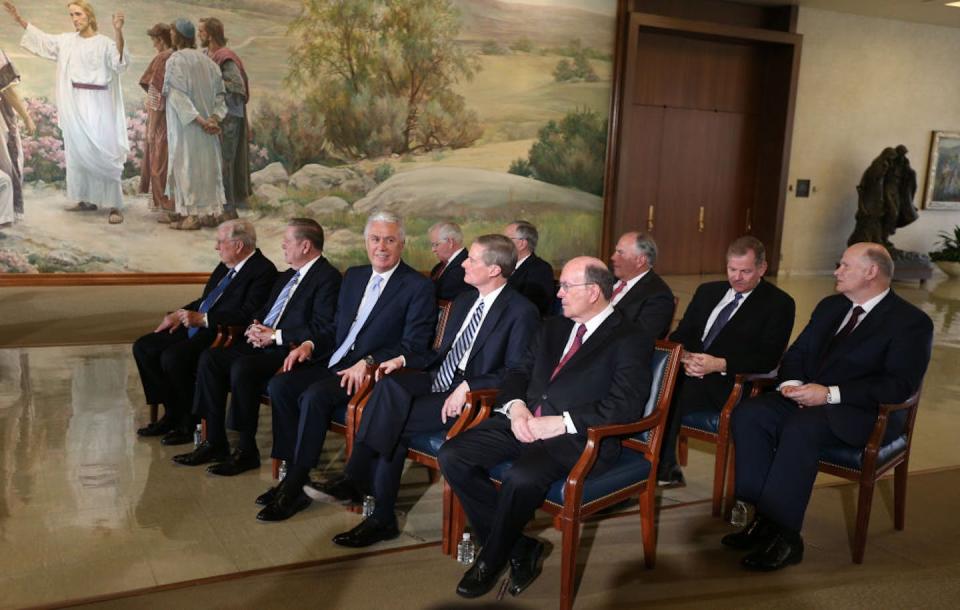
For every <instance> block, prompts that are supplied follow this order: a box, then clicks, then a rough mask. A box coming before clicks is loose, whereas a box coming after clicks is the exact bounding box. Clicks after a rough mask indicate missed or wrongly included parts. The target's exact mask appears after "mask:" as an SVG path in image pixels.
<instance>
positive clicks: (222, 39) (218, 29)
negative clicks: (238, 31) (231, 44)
mask: <svg viewBox="0 0 960 610" xmlns="http://www.w3.org/2000/svg"><path fill="white" fill-rule="evenodd" d="M200 25H202V26H203V29H204V30H206V32H207V36H209V37H210V38H213V41H214V42H216V43H217V44H218V45H220V46H221V47H225V46H227V38H226V36H224V35H223V22H222V21H220V20H219V19H217V18H216V17H204V18H203V19H201V20H200Z"/></svg>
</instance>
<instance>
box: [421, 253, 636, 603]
mask: <svg viewBox="0 0 960 610" xmlns="http://www.w3.org/2000/svg"><path fill="white" fill-rule="evenodd" d="M613 284H614V276H613V274H611V273H610V271H608V270H607V268H606V266H605V265H604V264H603V262H602V261H600V260H598V259H595V258H589V257H579V258H575V259H573V260H571V261H570V262H568V263H567V264H566V265H565V266H564V268H563V272H562V273H561V274H560V290H559V292H558V293H557V296H559V297H560V299H561V302H562V305H563V316H562V317H561V316H555V317H552V318H548V319H547V320H545V321H544V322H543V324H542V325H541V328H540V331H539V333H537V334H536V336H535V338H534V339H533V341H532V342H531V344H530V347H529V349H528V350H527V352H526V354H525V355H524V357H523V359H522V360H521V362H520V365H519V366H517V367H515V368H512V369H510V370H509V371H508V372H507V374H506V377H505V379H504V382H503V385H502V386H501V387H500V393H499V394H498V396H497V402H496V407H497V410H496V413H495V414H494V415H492V416H491V417H490V418H489V419H487V420H485V421H483V422H481V423H480V424H479V425H477V426H476V427H475V428H471V429H470V430H467V431H465V432H463V433H461V434H458V435H457V436H455V437H454V438H452V439H450V440H449V441H447V442H446V443H444V445H443V446H442V447H441V449H440V454H439V460H440V469H441V471H442V472H443V475H444V477H446V479H447V481H448V482H449V483H450V486H451V487H452V488H453V490H454V492H455V493H456V494H457V496H458V497H459V499H460V501H461V502H462V503H463V506H464V509H465V510H466V513H467V517H468V518H469V520H470V524H471V526H472V527H473V531H474V533H475V534H476V536H477V539H478V541H479V542H480V544H481V546H482V550H481V551H480V554H479V555H478V556H477V559H476V561H475V562H474V564H473V566H471V567H470V569H469V570H467V572H466V574H464V576H463V578H462V579H461V580H460V583H459V585H458V586H457V594H459V595H461V596H463V597H479V596H481V595H483V594H485V593H486V592H488V591H489V590H490V589H491V588H492V587H493V585H494V584H495V583H496V581H497V579H498V578H499V575H500V573H501V572H502V571H503V570H504V569H505V568H506V567H507V565H508V564H509V570H510V582H509V589H508V590H509V591H510V593H511V594H512V595H519V594H520V593H521V592H522V591H523V590H524V589H526V588H527V587H528V586H529V585H530V583H532V582H533V580H534V579H535V578H536V577H537V575H538V574H539V573H540V563H541V560H542V558H543V555H544V550H545V549H544V543H543V542H541V541H539V540H536V539H535V538H531V537H528V536H525V535H523V533H522V532H523V527H524V525H525V524H526V523H527V522H528V521H529V520H530V519H531V518H532V517H533V515H534V512H535V511H536V509H537V508H538V507H539V506H540V505H541V504H542V503H543V499H544V498H545V497H546V493H547V490H548V489H549V488H550V486H551V485H552V484H553V483H554V482H555V481H557V480H560V479H563V478H565V477H566V476H567V475H568V474H569V473H570V470H571V469H572V468H573V466H574V464H576V462H577V460H578V459H579V458H580V454H581V453H582V451H583V449H584V447H585V446H586V441H587V430H588V429H589V428H591V427H593V426H603V425H610V424H622V423H628V422H631V421H636V420H639V419H640V418H641V417H642V413H643V407H644V405H645V404H646V402H647V398H648V397H649V394H650V383H651V380H652V374H651V362H652V357H653V344H654V339H653V337H651V336H650V335H649V334H647V332H646V331H644V330H643V329H642V328H640V327H639V326H637V325H635V324H634V323H633V322H631V321H630V320H628V319H626V317H625V316H624V315H623V314H622V313H621V312H619V311H617V310H616V309H614V308H613V306H612V305H610V299H611V297H612V295H613ZM619 452H620V444H619V441H618V439H609V440H608V441H603V443H602V445H601V447H600V456H599V458H598V461H597V464H596V466H595V470H594V474H596V473H599V472H603V470H604V469H606V468H608V467H609V466H610V465H612V464H613V463H614V462H615V461H616V459H617V457H618V456H619ZM508 460H509V461H511V462H512V466H511V467H510V468H509V469H507V470H506V471H505V473H504V475H503V484H502V486H501V487H500V489H499V490H497V488H496V487H495V486H494V484H493V483H492V482H491V481H490V478H489V476H488V474H487V473H488V471H489V470H490V469H491V468H493V467H494V466H496V465H497V464H500V463H502V462H505V461H508Z"/></svg>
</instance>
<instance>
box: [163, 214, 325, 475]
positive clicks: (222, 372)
mask: <svg viewBox="0 0 960 610" xmlns="http://www.w3.org/2000/svg"><path fill="white" fill-rule="evenodd" d="M282 247H283V257H284V259H285V260H286V262H287V264H289V265H290V269H287V270H286V271H285V272H283V273H281V274H280V276H279V277H278V278H277V281H276V282H275V283H274V285H273V291H272V292H271V293H270V298H269V299H268V300H267V302H266V304H265V305H264V306H263V308H262V309H260V311H259V312H257V313H256V314H255V315H254V316H253V317H252V323H251V324H250V326H249V327H247V330H246V332H245V335H246V339H247V340H246V341H245V342H238V343H237V344H235V345H233V346H231V347H230V348H228V349H222V350H208V351H207V352H206V353H204V354H203V356H201V357H200V364H199V366H198V367H197V390H196V403H195V405H194V413H195V414H196V415H197V416H198V417H204V418H206V420H207V440H206V441H205V442H204V443H202V444H201V445H200V446H199V447H197V448H196V449H195V450H194V451H192V452H190V453H186V454H183V455H178V456H175V457H174V458H173V461H175V462H177V463H178V464H183V465H185V466H199V465H200V464H206V463H208V462H220V463H219V464H214V465H213V466H210V467H209V468H207V471H208V472H210V473H212V474H218V475H223V476H232V475H236V474H240V473H241V472H246V471H247V470H253V469H254V468H259V467H260V452H259V451H258V450H257V441H256V435H257V423H258V421H259V419H260V395H261V394H262V393H263V391H264V389H265V388H266V386H267V381H269V380H270V378H271V377H273V375H274V374H275V373H276V372H277V370H278V369H279V368H280V367H281V365H283V361H284V359H285V358H286V357H287V354H289V353H290V349H291V346H293V345H301V346H303V349H304V350H308V351H310V352H311V353H313V352H314V351H316V352H317V353H321V354H326V353H329V352H330V351H332V350H333V341H334V336H333V333H334V329H333V316H334V313H335V312H336V308H337V295H338V293H339V292H340V272H339V271H337V270H336V269H334V268H333V266H332V265H331V264H330V263H329V262H328V261H327V259H326V258H324V257H323V228H322V227H321V226H320V225H319V224H317V221H315V220H313V219H311V218H292V219H290V221H289V222H288V223H287V228H286V231H285V232H284V234H283V244H282ZM259 320H262V321H263V322H262V323H261V322H259ZM227 393H229V394H230V406H231V415H232V418H233V425H232V427H233V428H234V429H236V430H239V431H240V442H239V444H238V446H237V448H236V450H235V451H234V452H233V454H232V455H230V456H229V457H227V456H228V454H229V450H230V445H229V443H228V442H227V429H226V408H227Z"/></svg>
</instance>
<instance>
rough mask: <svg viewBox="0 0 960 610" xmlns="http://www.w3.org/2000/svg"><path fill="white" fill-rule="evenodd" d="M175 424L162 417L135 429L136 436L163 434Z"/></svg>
mask: <svg viewBox="0 0 960 610" xmlns="http://www.w3.org/2000/svg"><path fill="white" fill-rule="evenodd" d="M174 428H175V426H174V425H173V422H171V421H170V420H169V419H167V418H165V417H162V418H160V419H158V420H157V421H155V422H153V423H152V424H147V425H146V426H144V427H142V428H138V429H137V436H163V435H164V434H166V433H168V432H170V431H171V430H173V429H174Z"/></svg>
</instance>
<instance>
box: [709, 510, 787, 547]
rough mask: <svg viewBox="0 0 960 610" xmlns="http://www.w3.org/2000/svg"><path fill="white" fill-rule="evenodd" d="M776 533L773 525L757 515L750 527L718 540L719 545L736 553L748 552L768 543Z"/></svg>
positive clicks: (775, 526) (777, 529)
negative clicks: (736, 551)
mask: <svg viewBox="0 0 960 610" xmlns="http://www.w3.org/2000/svg"><path fill="white" fill-rule="evenodd" d="M778 531H779V528H778V527H777V525H776V524H775V523H773V522H772V521H770V520H769V519H765V518H764V517H761V516H759V515H757V518H756V519H754V520H753V521H751V522H750V525H748V526H747V527H745V528H743V529H742V530H740V531H739V532H736V533H733V534H727V535H726V536H724V537H723V538H721V539H720V543H721V544H722V545H723V546H728V547H730V548H731V549H737V550H738V551H749V550H751V549H754V548H757V547H759V546H761V545H764V544H766V543H767V542H769V541H770V539H771V538H773V537H774V536H775V535H776V534H777V532H778Z"/></svg>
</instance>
